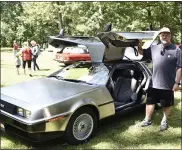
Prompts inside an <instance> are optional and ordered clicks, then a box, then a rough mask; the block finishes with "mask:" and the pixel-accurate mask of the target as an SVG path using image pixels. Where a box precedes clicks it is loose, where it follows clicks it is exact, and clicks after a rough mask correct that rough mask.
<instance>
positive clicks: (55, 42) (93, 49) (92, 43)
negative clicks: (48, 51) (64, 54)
mask: <svg viewBox="0 0 182 150" xmlns="http://www.w3.org/2000/svg"><path fill="white" fill-rule="evenodd" d="M50 45H52V46H54V47H67V46H78V45H83V46H86V47H87V49H88V51H89V54H90V57H91V61H92V62H102V59H103V55H104V49H105V46H104V44H103V43H102V42H101V41H100V40H99V39H98V38H96V37H62V38H58V37H55V36H50Z"/></svg>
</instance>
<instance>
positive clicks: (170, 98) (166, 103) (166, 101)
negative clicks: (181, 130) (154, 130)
mask: <svg viewBox="0 0 182 150" xmlns="http://www.w3.org/2000/svg"><path fill="white" fill-rule="evenodd" d="M161 96H162V99H161V100H160V103H161V105H162V106H163V118H162V120H161V126H160V131H164V130H167V128H168V124H167V119H168V116H169V114H170V112H171V108H172V107H171V106H173V105H174V92H173V91H172V90H163V91H162V92H161Z"/></svg>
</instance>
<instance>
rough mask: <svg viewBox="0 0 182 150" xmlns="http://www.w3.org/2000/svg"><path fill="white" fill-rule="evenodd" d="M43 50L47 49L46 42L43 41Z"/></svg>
mask: <svg viewBox="0 0 182 150" xmlns="http://www.w3.org/2000/svg"><path fill="white" fill-rule="evenodd" d="M42 47H43V50H44V51H45V49H46V43H43V46H42Z"/></svg>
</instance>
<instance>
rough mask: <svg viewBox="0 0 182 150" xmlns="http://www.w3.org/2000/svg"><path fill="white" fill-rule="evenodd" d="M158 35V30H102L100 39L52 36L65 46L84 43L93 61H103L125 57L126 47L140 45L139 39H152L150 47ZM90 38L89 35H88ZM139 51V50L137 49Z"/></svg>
mask: <svg viewBox="0 0 182 150" xmlns="http://www.w3.org/2000/svg"><path fill="white" fill-rule="evenodd" d="M157 35H158V31H141V32H102V33H99V34H98V38H99V39H100V41H99V40H96V39H95V40H83V39H81V40H80V39H77V38H78V37H75V38H72V39H71V38H58V37H50V38H51V39H52V40H53V41H54V40H57V41H59V43H60V44H61V45H64V46H76V45H84V46H86V47H87V49H88V51H89V54H90V57H91V60H92V62H103V61H111V60H120V59H123V57H124V55H125V51H126V48H128V47H132V48H133V47H136V46H138V40H139V39H142V40H151V43H149V44H148V45H147V46H145V48H147V47H149V46H150V45H151V44H152V42H153V41H154V40H155V38H156V37H157ZM87 38H88V39H89V37H87ZM52 43H53V42H52ZM136 51H137V50H136Z"/></svg>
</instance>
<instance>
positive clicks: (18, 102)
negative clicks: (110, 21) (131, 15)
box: [0, 32, 151, 133]
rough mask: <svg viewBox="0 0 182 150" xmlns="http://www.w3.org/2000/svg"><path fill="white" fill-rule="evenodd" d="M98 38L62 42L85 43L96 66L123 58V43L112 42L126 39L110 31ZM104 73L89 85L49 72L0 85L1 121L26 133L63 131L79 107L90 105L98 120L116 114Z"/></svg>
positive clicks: (64, 40) (107, 71)
mask: <svg viewBox="0 0 182 150" xmlns="http://www.w3.org/2000/svg"><path fill="white" fill-rule="evenodd" d="M116 37H117V39H116ZM99 38H100V39H101V41H102V42H103V43H104V44H103V43H101V42H96V41H94V42H85V43H83V42H79V41H73V40H70V39H63V42H68V43H69V44H72V45H75V44H81V45H85V46H86V47H87V48H88V50H89V53H90V55H91V59H92V62H93V63H96V64H98V66H99V67H100V68H102V67H103V66H105V64H104V63H102V62H103V60H106V61H108V60H109V61H110V60H113V59H122V58H123V57H124V53H125V48H126V45H125V46H116V45H113V44H112V42H113V41H114V42H115V41H117V42H118V43H119V42H123V41H125V43H127V39H124V37H122V36H120V35H119V34H117V33H112V32H110V33H101V34H99ZM118 43H116V44H118ZM131 43H134V44H133V46H136V41H134V42H133V41H132V42H131V41H128V44H131ZM138 64H139V67H141V68H142V69H143V70H145V69H146V71H145V72H146V74H147V75H146V76H147V78H148V77H149V76H150V75H151V72H150V70H149V69H147V67H146V66H145V67H144V66H143V64H142V63H141V64H140V63H138ZM72 67H74V65H71V66H68V67H66V68H64V69H62V70H61V71H60V72H61V73H62V72H64V71H66V70H68V69H69V68H72ZM99 67H98V68H99ZM105 68H106V67H105ZM142 69H141V70H142ZM98 72H100V70H99V71H98ZM101 73H102V72H100V74H101ZM104 73H105V76H104V82H102V83H101V84H92V85H90V84H87V83H82V82H80V83H75V82H71V81H64V80H57V79H56V78H54V76H53V75H54V74H53V75H52V77H51V75H50V77H48V78H42V79H35V80H31V81H26V82H23V83H18V84H15V85H11V86H7V87H3V88H1V101H0V104H1V105H0V106H1V107H0V110H1V115H2V116H4V118H5V119H4V120H3V122H5V124H9V125H11V126H13V127H15V128H18V129H20V130H23V131H25V132H28V133H38V132H52V131H65V130H66V128H67V125H68V122H69V120H70V118H71V117H72V115H73V114H74V113H75V112H76V111H77V110H78V109H80V108H83V107H90V108H92V109H93V110H94V112H95V113H96V114H97V117H98V120H101V119H103V118H106V117H108V116H111V115H114V114H115V113H116V109H115V105H114V100H113V97H112V95H111V93H110V92H109V90H108V88H107V86H106V84H107V83H108V81H109V80H110V74H109V73H110V71H109V70H107V69H105V70H104ZM101 75H102V74H101ZM101 77H102V76H101ZM146 81H147V79H146ZM146 81H145V82H146ZM96 82H98V81H96ZM18 107H19V108H23V109H25V110H28V111H30V112H31V116H30V118H24V117H22V116H19V115H18V114H17V112H16V110H17V108H18ZM10 109H12V110H10ZM8 110H10V111H8ZM7 118H8V119H12V121H11V122H8V121H7V120H8V119H7ZM14 122H16V123H14ZM20 124H23V125H26V127H24V128H23V127H21V126H20ZM27 126H31V129H30V128H29V127H27ZM34 126H35V127H36V128H35V127H34Z"/></svg>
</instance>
